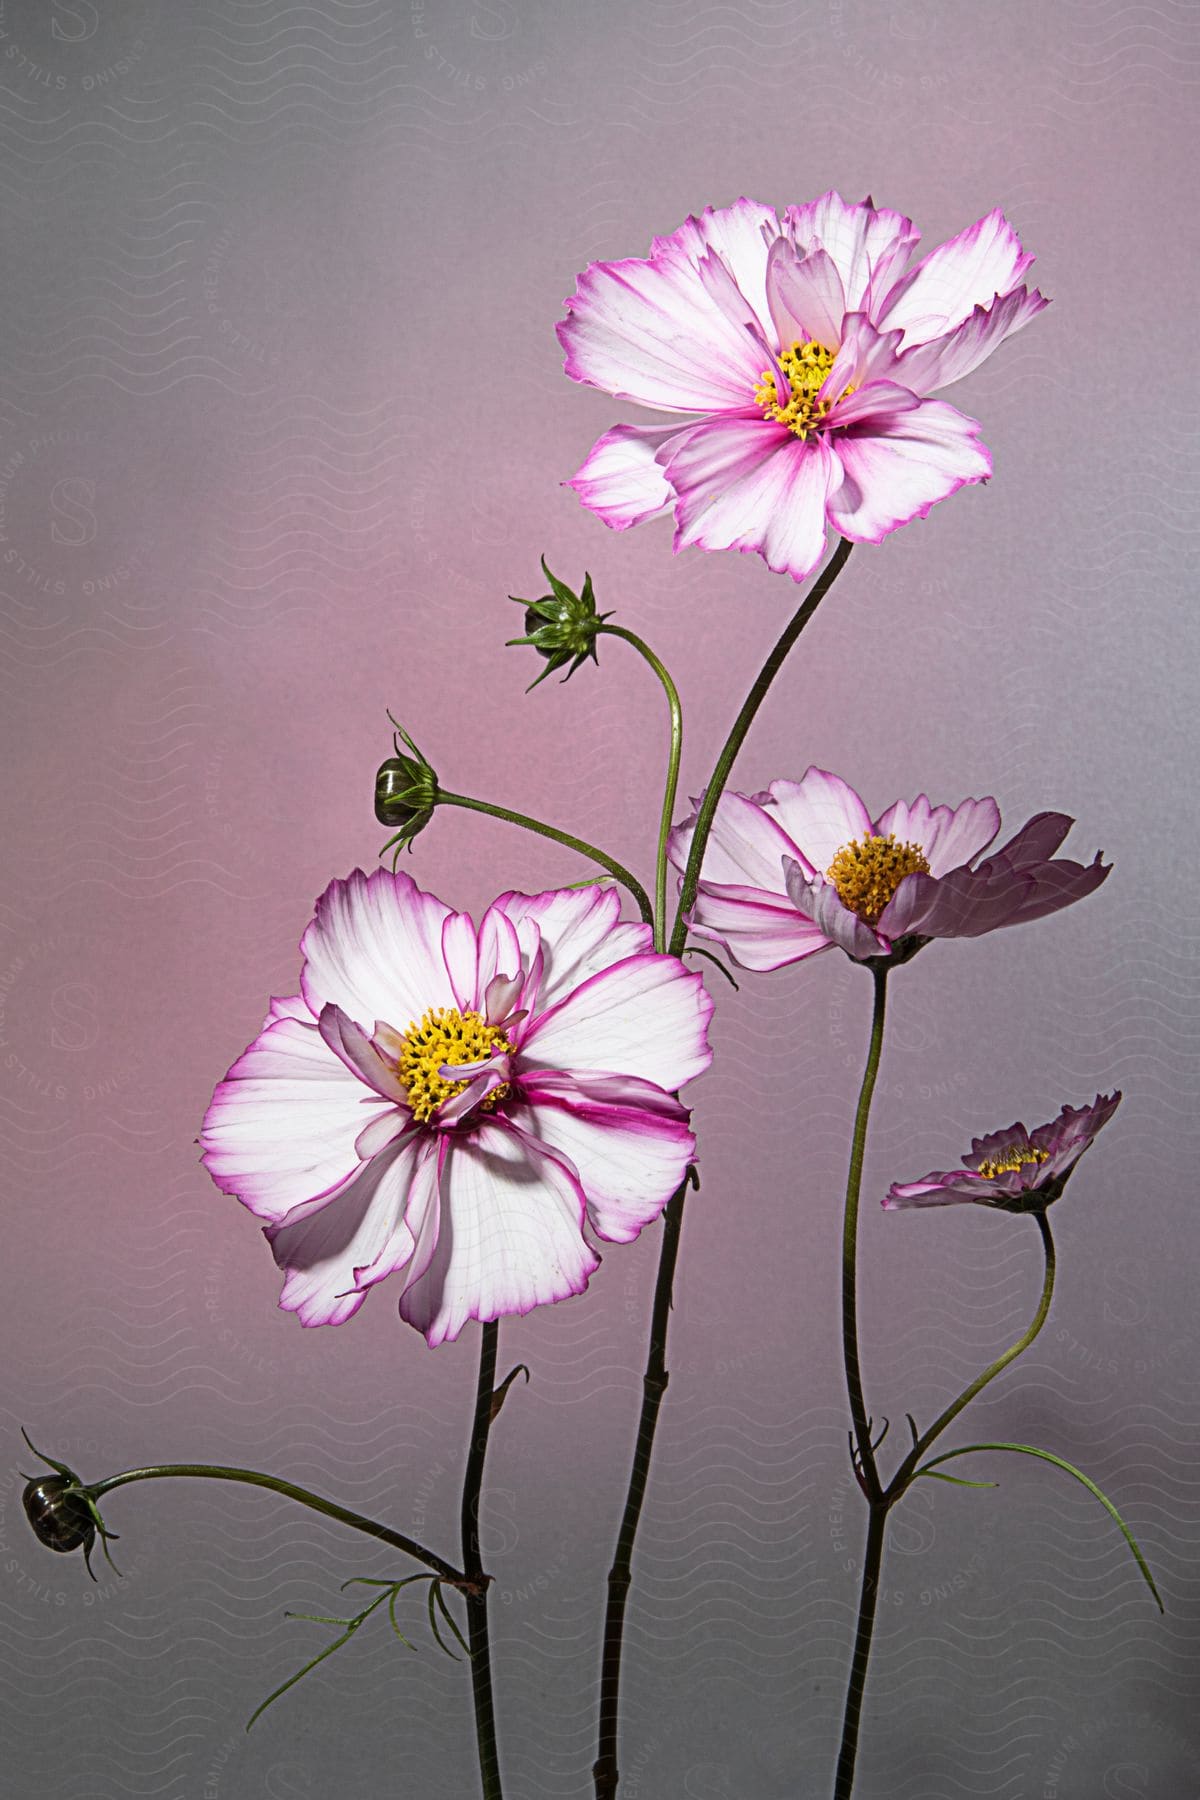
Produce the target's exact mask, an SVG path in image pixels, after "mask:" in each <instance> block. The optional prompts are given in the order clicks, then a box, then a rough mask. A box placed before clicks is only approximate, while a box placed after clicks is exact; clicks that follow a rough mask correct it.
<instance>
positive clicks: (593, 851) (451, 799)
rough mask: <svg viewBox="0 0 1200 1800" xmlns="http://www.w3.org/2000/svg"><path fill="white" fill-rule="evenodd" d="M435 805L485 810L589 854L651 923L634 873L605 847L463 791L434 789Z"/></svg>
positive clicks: (649, 909) (645, 897) (651, 914)
mask: <svg viewBox="0 0 1200 1800" xmlns="http://www.w3.org/2000/svg"><path fill="white" fill-rule="evenodd" d="M437 804H438V805H439V806H465V807H466V808H467V810H468V811H469V812H478V813H487V814H488V815H489V817H491V818H493V819H505V820H507V822H508V823H509V824H510V825H520V826H522V827H523V828H524V829H525V830H526V831H535V832H536V833H537V835H538V836H539V837H544V838H550V839H551V840H552V841H553V842H554V843H556V844H565V845H566V847H567V849H568V850H577V851H578V852H579V854H580V856H587V857H590V858H591V860H592V861H593V862H595V863H599V864H600V867H601V868H602V869H607V870H608V872H609V874H610V875H614V876H615V877H616V879H617V880H618V881H619V882H622V883H623V884H624V886H625V887H627V888H628V889H629V892H630V893H631V894H632V895H633V898H634V900H635V901H636V902H637V908H638V911H639V912H640V913H641V915H642V918H643V919H644V920H645V922H646V924H647V925H650V926H653V924H654V908H653V907H652V906H651V904H650V897H649V895H648V894H647V892H646V890H645V888H644V887H643V886H642V884H641V882H640V881H639V880H638V878H637V876H636V875H631V874H630V872H629V870H628V869H627V868H626V867H625V865H624V863H619V862H618V861H617V859H616V857H615V856H609V855H608V854H607V852H605V851H604V850H597V848H596V846H595V844H589V843H588V842H587V841H586V839H584V838H578V837H573V836H572V835H571V833H570V832H569V831H559V829H558V827H557V826H556V825H547V824H545V823H544V821H543V820H541V819H531V818H530V816H529V814H528V813H520V812H513V811H512V810H511V809H510V808H509V807H507V806H494V805H493V804H492V802H491V801H490V800H471V799H469V798H468V796H467V795H466V794H448V793H447V792H446V791H445V789H444V788H439V789H438V791H437Z"/></svg>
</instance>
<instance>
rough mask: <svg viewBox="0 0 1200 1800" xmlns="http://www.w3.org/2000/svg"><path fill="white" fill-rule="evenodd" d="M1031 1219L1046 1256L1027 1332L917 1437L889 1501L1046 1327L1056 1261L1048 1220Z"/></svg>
mask: <svg viewBox="0 0 1200 1800" xmlns="http://www.w3.org/2000/svg"><path fill="white" fill-rule="evenodd" d="M1033 1216H1034V1219H1035V1220H1036V1221H1037V1228H1038V1231H1039V1232H1040V1234H1041V1239H1042V1249H1043V1251H1044V1252H1045V1256H1046V1272H1045V1275H1044V1277H1043V1279H1042V1297H1041V1299H1040V1300H1039V1301H1038V1309H1037V1311H1036V1313H1035V1314H1034V1315H1033V1319H1032V1322H1031V1323H1030V1325H1029V1329H1028V1330H1027V1331H1024V1332H1022V1333H1021V1336H1020V1337H1019V1338H1018V1339H1017V1341H1016V1343H1015V1344H1012V1345H1011V1346H1010V1347H1009V1348H1008V1349H1007V1350H1006V1351H1005V1352H1004V1353H1003V1355H1002V1356H998V1357H997V1358H996V1360H995V1362H993V1363H989V1364H988V1366H987V1368H986V1369H985V1370H984V1371H983V1374H982V1375H977V1376H976V1378H975V1380H974V1381H973V1382H971V1384H970V1386H969V1387H965V1388H964V1389H963V1391H962V1393H961V1394H960V1395H959V1396H958V1398H957V1400H952V1401H951V1402H950V1404H949V1406H948V1407H947V1408H946V1409H945V1411H944V1412H942V1413H939V1414H938V1416H937V1418H936V1419H935V1420H934V1422H933V1424H932V1425H931V1426H930V1427H929V1429H928V1431H925V1432H923V1433H922V1434H921V1436H920V1437H919V1438H918V1439H917V1441H916V1443H915V1444H914V1445H913V1447H912V1449H911V1450H910V1452H909V1454H908V1455H907V1456H906V1457H905V1459H904V1461H903V1462H902V1463H901V1465H900V1467H899V1468H898V1469H897V1471H896V1473H895V1475H894V1476H893V1478H892V1481H891V1484H890V1486H889V1487H888V1499H889V1501H891V1500H898V1499H899V1498H900V1495H901V1494H902V1493H903V1492H904V1490H905V1488H906V1487H907V1486H908V1483H909V1481H910V1480H911V1479H912V1474H913V1471H914V1469H915V1468H916V1466H917V1464H918V1462H919V1461H920V1460H921V1458H922V1457H923V1456H924V1454H925V1452H926V1451H927V1450H928V1449H929V1447H930V1445H931V1444H932V1443H934V1441H935V1440H936V1439H937V1438H939V1437H941V1435H942V1433H943V1431H945V1429H946V1427H947V1425H950V1424H952V1423H953V1421H954V1420H955V1419H957V1417H958V1415H959V1413H960V1412H962V1411H963V1410H964V1408H965V1407H968V1406H969V1405H970V1404H971V1402H972V1400H974V1398H975V1396H976V1394H978V1393H981V1392H982V1390H983V1389H984V1388H985V1387H986V1386H987V1384H988V1382H989V1381H994V1380H995V1379H996V1376H997V1375H999V1374H1001V1373H1002V1372H1003V1371H1004V1370H1005V1369H1007V1367H1008V1365H1009V1363H1012V1362H1016V1360H1017V1358H1018V1356H1022V1355H1023V1354H1024V1353H1025V1351H1026V1350H1028V1348H1029V1346H1030V1344H1032V1342H1033V1340H1034V1338H1035V1337H1036V1336H1037V1334H1038V1332H1039V1331H1040V1330H1041V1329H1042V1326H1043V1325H1044V1324H1045V1323H1046V1317H1047V1314H1048V1313H1049V1311H1050V1301H1051V1299H1052V1297H1053V1294H1054V1272H1055V1264H1056V1260H1057V1258H1056V1254H1055V1249H1054V1238H1053V1236H1052V1235H1051V1231H1050V1221H1049V1219H1048V1218H1047V1217H1046V1214H1045V1212H1044V1211H1043V1212H1035V1213H1034V1215H1033Z"/></svg>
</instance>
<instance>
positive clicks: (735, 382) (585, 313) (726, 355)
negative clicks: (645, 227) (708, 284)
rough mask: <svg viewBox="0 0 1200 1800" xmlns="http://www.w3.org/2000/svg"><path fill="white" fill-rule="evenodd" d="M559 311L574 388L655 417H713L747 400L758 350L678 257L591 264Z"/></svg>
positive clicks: (756, 373) (756, 376) (689, 265)
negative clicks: (582, 385)
mask: <svg viewBox="0 0 1200 1800" xmlns="http://www.w3.org/2000/svg"><path fill="white" fill-rule="evenodd" d="M566 304H567V309H568V316H567V318H565V319H564V320H562V321H561V322H560V324H559V326H558V338H559V342H560V343H561V345H562V347H563V350H564V351H565V352H566V371H567V374H568V375H570V376H571V377H572V379H573V380H575V381H584V382H587V383H589V384H590V385H591V386H592V387H598V388H603V389H604V390H605V392H606V393H610V394H613V395H615V396H616V398H617V399H619V400H632V401H633V402H634V404H635V405H637V406H648V407H652V408H653V409H655V410H656V411H658V412H691V413H710V412H723V411H725V410H726V409H728V408H729V407H733V406H744V405H745V404H746V401H747V399H748V398H751V397H752V396H753V394H754V389H755V387H756V386H757V384H758V379H759V370H760V369H761V367H762V358H761V351H760V350H759V349H758V347H757V345H756V344H755V341H754V339H753V337H751V335H750V334H749V333H748V332H747V331H746V330H745V329H744V328H743V327H742V326H740V325H738V324H736V323H735V322H734V321H733V320H732V319H731V318H729V317H728V316H727V314H726V313H724V312H723V311H722V310H721V308H720V307H718V306H715V305H714V304H713V302H712V299H711V298H710V296H709V294H708V293H707V292H706V290H705V287H704V284H703V282H702V281H701V279H700V274H699V271H698V269H697V268H696V266H695V264H694V263H692V262H690V261H688V260H687V258H686V257H685V256H684V255H683V254H682V253H681V252H679V251H676V252H674V253H671V254H667V255H662V256H659V257H656V258H655V259H654V260H653V261H651V262H643V261H639V260H636V259H633V258H630V259H628V260H627V261H624V262H611V263H593V264H592V266H591V267H590V268H589V269H587V270H586V271H585V272H584V273H583V274H582V275H581V276H580V277H579V287H578V290H577V292H576V293H574V294H572V295H571V297H570V298H569V299H568V300H567V303H566Z"/></svg>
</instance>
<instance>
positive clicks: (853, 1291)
mask: <svg viewBox="0 0 1200 1800" xmlns="http://www.w3.org/2000/svg"><path fill="white" fill-rule="evenodd" d="M871 974H872V976H873V977H874V980H875V1005H874V1009H873V1011H872V1014H871V1044H870V1048H869V1050H868V1051H867V1064H866V1068H865V1069H864V1070H863V1078H862V1086H861V1087H860V1089H859V1092H858V1108H857V1110H856V1112H855V1115H854V1139H853V1142H852V1144H851V1146H850V1170H849V1173H848V1175H847V1177H846V1212H845V1218H844V1221H843V1225H842V1357H843V1360H844V1362H845V1365H846V1392H847V1394H848V1395H849V1398H850V1417H851V1419H852V1421H853V1423H854V1441H855V1443H856V1444H857V1446H858V1460H859V1463H860V1464H861V1467H862V1481H863V1484H864V1492H865V1493H866V1496H867V1498H868V1500H870V1501H871V1502H872V1503H874V1502H875V1501H878V1500H880V1499H881V1498H882V1496H883V1490H882V1489H881V1487H880V1485H879V1475H878V1472H877V1470H876V1467H875V1452H874V1450H873V1449H872V1447H871V1428H870V1424H869V1421H868V1419H867V1407H866V1402H865V1400H864V1399H863V1385H862V1370H861V1367H860V1364H859V1354H858V1198H859V1193H860V1191H861V1188H862V1170H863V1155H864V1153H865V1151H866V1147H867V1125H868V1123H869V1121H870V1117H871V1097H872V1095H873V1094H874V1092H875V1077H876V1076H877V1075H878V1073H879V1056H880V1052H881V1050H882V1049H883V1027H884V1021H885V1019H886V1016H887V978H888V970H887V964H886V963H876V964H875V966H874V967H873V968H872V970H871Z"/></svg>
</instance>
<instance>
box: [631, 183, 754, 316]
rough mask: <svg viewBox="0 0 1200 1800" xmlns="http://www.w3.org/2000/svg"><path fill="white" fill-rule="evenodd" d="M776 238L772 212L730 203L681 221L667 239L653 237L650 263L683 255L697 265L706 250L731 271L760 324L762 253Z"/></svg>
mask: <svg viewBox="0 0 1200 1800" xmlns="http://www.w3.org/2000/svg"><path fill="white" fill-rule="evenodd" d="M778 236H779V220H778V218H777V217H776V215H775V209H774V208H773V207H770V206H764V205H762V203H761V202H760V201H758V200H747V199H745V198H743V199H740V200H735V201H734V203H733V205H732V206H718V207H715V208H714V207H711V206H706V207H705V209H704V211H703V212H702V213H700V214H698V215H696V216H693V217H691V218H688V219H685V220H684V222H683V224H682V225H681V226H680V227H679V229H678V230H677V231H673V232H672V233H671V234H670V236H669V237H657V238H655V239H654V241H653V243H652V244H651V246H650V255H651V258H654V257H656V256H671V255H682V256H684V257H686V258H687V259H688V260H689V261H690V262H693V263H699V261H700V260H701V258H702V257H703V256H705V255H706V254H707V253H708V252H709V251H710V250H713V251H716V253H717V255H718V256H719V257H720V258H721V260H722V261H723V262H724V263H725V265H726V267H727V268H728V269H729V270H730V272H731V273H732V275H733V278H734V280H735V281H736V282H737V284H738V287H739V288H740V289H741V291H742V293H743V294H744V295H745V296H746V299H747V300H748V301H749V302H750V305H751V306H752V307H753V309H754V313H755V316H756V317H757V318H759V319H761V320H762V321H763V323H764V324H765V323H766V321H767V319H768V318H769V316H770V315H769V314H768V311H767V292H766V279H767V250H768V246H769V245H770V244H771V243H773V242H774V240H775V239H776V238H777V237H778Z"/></svg>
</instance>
